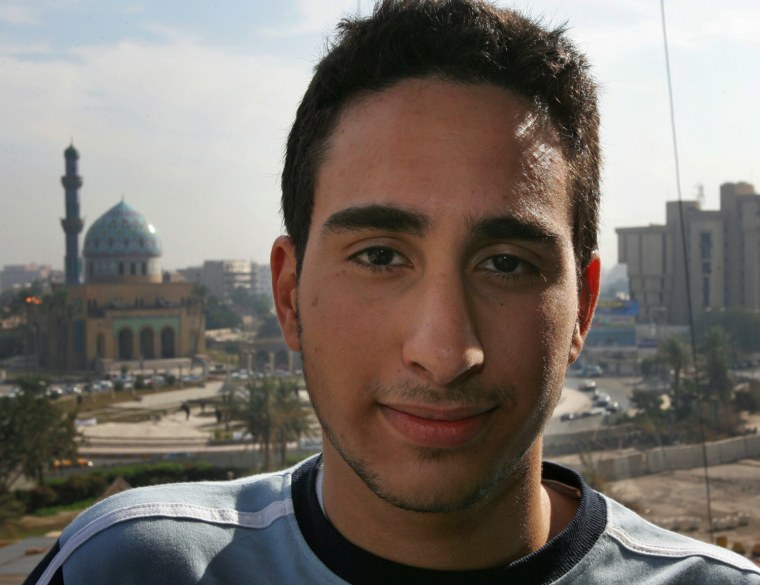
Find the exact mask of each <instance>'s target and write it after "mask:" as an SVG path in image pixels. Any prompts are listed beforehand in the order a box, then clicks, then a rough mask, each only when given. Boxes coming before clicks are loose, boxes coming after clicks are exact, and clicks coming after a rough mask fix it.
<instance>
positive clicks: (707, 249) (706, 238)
mask: <svg viewBox="0 0 760 585" xmlns="http://www.w3.org/2000/svg"><path fill="white" fill-rule="evenodd" d="M699 256H700V258H702V259H708V258H711V257H712V234H711V233H710V232H702V233H701V234H699Z"/></svg>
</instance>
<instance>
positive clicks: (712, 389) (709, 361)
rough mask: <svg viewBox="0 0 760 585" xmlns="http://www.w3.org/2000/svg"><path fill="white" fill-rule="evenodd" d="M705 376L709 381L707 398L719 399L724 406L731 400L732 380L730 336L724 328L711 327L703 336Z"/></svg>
mask: <svg viewBox="0 0 760 585" xmlns="http://www.w3.org/2000/svg"><path fill="white" fill-rule="evenodd" d="M701 341H702V343H701V345H702V355H703V360H704V374H705V377H706V379H707V393H706V396H705V397H706V398H713V399H717V400H719V401H720V402H722V403H723V404H727V403H728V402H729V401H730V400H731V390H732V388H733V385H732V384H731V378H730V376H729V374H728V368H729V364H730V356H731V349H730V345H729V339H728V335H727V334H726V330H725V329H724V328H723V327H720V326H715V327H710V329H708V330H707V331H705V333H704V335H703V336H702V340H701Z"/></svg>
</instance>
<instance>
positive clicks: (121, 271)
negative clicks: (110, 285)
mask: <svg viewBox="0 0 760 585" xmlns="http://www.w3.org/2000/svg"><path fill="white" fill-rule="evenodd" d="M119 276H124V262H119Z"/></svg>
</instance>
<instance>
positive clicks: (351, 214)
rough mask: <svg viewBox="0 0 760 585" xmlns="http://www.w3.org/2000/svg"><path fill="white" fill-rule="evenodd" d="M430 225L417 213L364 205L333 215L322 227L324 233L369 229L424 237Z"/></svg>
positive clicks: (383, 206) (425, 218)
mask: <svg viewBox="0 0 760 585" xmlns="http://www.w3.org/2000/svg"><path fill="white" fill-rule="evenodd" d="M429 225H430V220H429V219H428V218H427V217H426V216H424V215H423V214H421V213H418V212H415V211H409V210H406V209H400V208H398V207H395V206H392V205H362V206H359V207H349V208H347V209H341V210H340V211H336V212H335V213H333V214H332V215H331V216H330V217H328V218H327V221H326V222H325V223H324V225H323V226H322V233H323V234H325V233H330V232H345V231H358V230H367V229H369V230H383V231H389V232H396V233H399V232H405V233H410V234H413V235H416V236H422V235H424V234H425V232H426V231H427V229H428V227H429Z"/></svg>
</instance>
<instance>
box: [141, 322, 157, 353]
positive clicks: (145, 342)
mask: <svg viewBox="0 0 760 585" xmlns="http://www.w3.org/2000/svg"><path fill="white" fill-rule="evenodd" d="M140 357H143V358H145V359H146V360H152V359H154V358H155V357H156V344H155V339H154V335H153V329H151V328H150V327H144V328H143V329H142V330H141V331H140Z"/></svg>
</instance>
